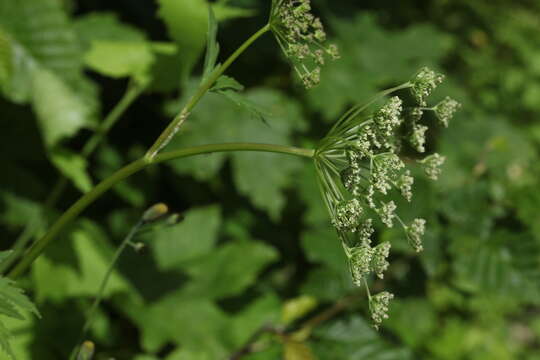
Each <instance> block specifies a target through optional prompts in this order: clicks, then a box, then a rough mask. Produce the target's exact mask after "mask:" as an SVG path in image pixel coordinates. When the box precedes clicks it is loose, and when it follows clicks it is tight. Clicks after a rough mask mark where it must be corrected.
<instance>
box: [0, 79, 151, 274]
mask: <svg viewBox="0 0 540 360" xmlns="http://www.w3.org/2000/svg"><path fill="white" fill-rule="evenodd" d="M143 90H144V86H142V85H140V84H138V83H136V82H133V81H131V82H130V83H129V84H128V87H127V90H126V92H125V93H124V95H123V96H122V98H121V99H120V101H118V103H117V104H116V105H115V106H114V108H113V109H112V110H111V111H110V112H109V114H107V116H106V117H105V119H104V120H103V122H101V123H100V124H99V126H98V127H97V128H96V130H95V132H94V133H93V134H92V136H91V137H90V138H89V139H88V141H87V142H86V143H85V144H84V146H83V149H82V151H81V156H82V157H83V158H85V159H87V158H89V157H90V155H92V153H93V152H94V151H95V150H96V148H97V146H98V145H99V144H100V143H101V142H102V141H103V139H104V138H105V136H106V135H107V133H108V132H109V130H110V129H111V128H112V127H113V126H114V124H116V122H117V121H118V120H119V119H120V118H121V117H122V115H123V114H124V113H125V112H126V110H127V109H128V108H129V107H130V105H131V104H132V103H133V102H134V101H135V100H136V99H137V98H138V97H139V95H140V94H141V93H142V91H143ZM68 184H69V182H68V179H67V178H66V177H65V176H60V177H59V178H58V180H57V181H56V183H55V184H54V186H53V188H52V190H51V192H49V196H48V197H47V199H46V200H45V204H44V206H43V207H44V209H45V211H48V210H49V209H52V208H54V206H55V205H56V203H57V202H58V200H59V199H60V196H61V195H62V193H63V192H64V190H65V189H66V186H67V185H68ZM37 222H38V219H37V218H32V219H30V220H29V221H28V224H27V225H26V226H25V228H24V230H23V232H22V233H21V235H19V237H18V238H17V239H16V240H15V243H14V244H13V247H12V250H13V252H12V253H11V255H10V256H9V257H8V258H7V259H6V260H4V262H3V263H2V265H0V274H3V273H4V272H5V271H6V270H7V269H9V267H10V266H11V265H12V264H13V263H14V262H15V261H16V260H17V259H18V258H19V256H20V255H21V253H22V252H23V251H24V249H25V248H26V246H27V245H28V242H29V241H30V240H32V238H33V237H34V235H35V232H36V229H37Z"/></svg>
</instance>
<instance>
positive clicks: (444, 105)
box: [433, 96, 461, 127]
mask: <svg viewBox="0 0 540 360" xmlns="http://www.w3.org/2000/svg"><path fill="white" fill-rule="evenodd" d="M460 107H461V104H460V103H458V102H457V101H456V100H454V99H452V98H451V97H449V96H447V97H445V98H444V100H443V101H441V102H440V103H438V104H437V105H435V106H434V107H433V110H434V111H435V115H437V117H438V118H439V121H440V122H441V124H442V125H443V126H444V127H448V122H449V121H450V119H452V118H453V117H454V114H455V113H456V111H458V110H459V108H460Z"/></svg>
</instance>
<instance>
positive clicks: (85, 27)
mask: <svg viewBox="0 0 540 360" xmlns="http://www.w3.org/2000/svg"><path fill="white" fill-rule="evenodd" d="M74 26H75V31H76V32H77V35H78V37H79V39H81V41H82V42H83V44H84V45H85V46H87V47H89V46H90V44H91V42H92V41H96V40H102V41H113V42H131V43H139V42H145V41H146V40H147V38H146V35H145V34H144V33H143V32H142V31H141V30H139V29H137V28H136V27H134V26H131V25H129V24H125V23H122V22H121V21H120V20H119V19H118V16H117V15H116V14H114V13H109V12H99V13H90V14H87V15H84V16H81V17H79V18H77V19H76V20H75V22H74Z"/></svg>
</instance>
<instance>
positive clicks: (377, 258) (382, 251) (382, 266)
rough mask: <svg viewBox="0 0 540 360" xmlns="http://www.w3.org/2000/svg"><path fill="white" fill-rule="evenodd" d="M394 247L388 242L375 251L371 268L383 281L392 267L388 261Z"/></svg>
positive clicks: (377, 247)
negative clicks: (385, 274)
mask: <svg viewBox="0 0 540 360" xmlns="http://www.w3.org/2000/svg"><path fill="white" fill-rule="evenodd" d="M391 247H392V246H391V245H390V243H389V242H388V241H385V242H383V243H380V244H379V245H377V246H376V247H375V248H374V249H373V258H372V260H371V266H372V269H373V272H374V273H375V274H377V276H378V277H379V278H380V279H382V278H383V277H384V272H385V271H386V269H388V266H390V263H389V262H388V261H387V260H386V259H387V258H388V255H390V248H391Z"/></svg>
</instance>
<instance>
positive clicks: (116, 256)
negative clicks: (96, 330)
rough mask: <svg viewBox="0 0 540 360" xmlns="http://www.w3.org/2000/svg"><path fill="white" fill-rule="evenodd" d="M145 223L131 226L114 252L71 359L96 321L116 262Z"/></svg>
mask: <svg viewBox="0 0 540 360" xmlns="http://www.w3.org/2000/svg"><path fill="white" fill-rule="evenodd" d="M143 224H144V221H143V220H142V219H140V220H139V221H138V222H137V223H136V224H135V226H133V227H132V228H131V230H130V231H129V233H128V234H127V236H126V237H125V238H124V240H123V241H122V243H120V246H119V247H118V248H117V249H116V251H115V253H114V255H113V257H112V260H111V262H110V264H109V267H108V268H107V272H106V273H105V276H104V277H103V279H102V280H101V284H100V285H99V289H98V292H97V295H96V298H95V299H94V302H93V303H92V306H91V307H90V310H89V311H88V314H87V316H86V321H85V323H84V325H83V328H82V331H81V335H80V336H79V340H78V341H77V344H76V345H75V348H74V349H73V351H72V353H71V356H70V359H74V358H75V355H76V354H77V352H78V351H79V349H80V345H79V344H81V343H82V342H83V340H84V338H85V336H86V333H87V332H88V330H89V329H90V326H91V325H92V322H93V321H94V317H95V315H96V311H97V309H98V307H99V304H100V303H101V300H102V299H103V296H104V295H105V288H106V286H107V283H108V282H109V278H110V277H111V275H112V272H113V270H114V267H115V265H116V262H117V261H118V259H119V258H120V255H122V253H123V252H124V250H125V248H126V246H128V244H129V243H130V242H131V240H132V239H133V237H134V236H135V234H137V232H138V231H139V229H140V228H141V226H142V225H143Z"/></svg>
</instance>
